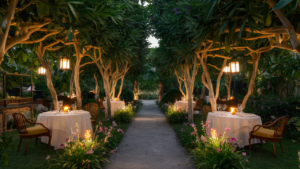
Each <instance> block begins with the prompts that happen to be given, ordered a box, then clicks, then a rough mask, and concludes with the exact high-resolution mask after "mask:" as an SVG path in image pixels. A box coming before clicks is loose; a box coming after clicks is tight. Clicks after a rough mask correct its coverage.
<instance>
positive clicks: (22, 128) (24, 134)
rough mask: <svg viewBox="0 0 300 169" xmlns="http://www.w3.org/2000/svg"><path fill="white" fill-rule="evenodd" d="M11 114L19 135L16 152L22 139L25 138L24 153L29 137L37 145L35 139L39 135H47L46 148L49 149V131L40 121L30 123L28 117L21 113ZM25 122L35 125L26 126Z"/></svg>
mask: <svg viewBox="0 0 300 169" xmlns="http://www.w3.org/2000/svg"><path fill="white" fill-rule="evenodd" d="M12 116H13V118H14V121H15V124H16V127H17V130H18V132H19V136H20V142H19V147H18V152H19V150H20V146H21V143H22V139H27V142H26V148H25V155H26V152H27V146H28V141H29V139H31V138H35V145H37V139H38V137H41V136H48V137H49V141H48V150H49V147H50V143H51V131H50V130H49V129H48V128H47V127H45V126H44V125H43V124H42V123H32V122H30V121H28V119H27V118H26V117H25V116H24V115H23V114H21V113H14V114H12ZM26 122H27V123H29V124H32V125H36V126H35V127H29V128H27V127H26Z"/></svg>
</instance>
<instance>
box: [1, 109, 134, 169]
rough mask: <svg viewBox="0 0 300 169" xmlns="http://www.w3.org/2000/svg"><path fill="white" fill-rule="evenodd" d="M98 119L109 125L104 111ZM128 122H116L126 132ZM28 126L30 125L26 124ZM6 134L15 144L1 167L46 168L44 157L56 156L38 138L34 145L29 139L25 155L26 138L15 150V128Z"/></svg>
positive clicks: (11, 168)
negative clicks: (5, 164) (6, 163)
mask: <svg viewBox="0 0 300 169" xmlns="http://www.w3.org/2000/svg"><path fill="white" fill-rule="evenodd" d="M98 121H102V123H103V125H104V126H111V121H105V117H104V113H103V112H101V111H100V110H99V112H98ZM129 125H130V123H124V124H118V128H121V129H122V130H123V131H124V132H126V130H127V128H128V126H129ZM28 127H31V126H29V125H28ZM8 136H13V145H14V146H15V150H14V151H10V150H9V151H7V154H8V166H4V164H3V163H1V164H0V168H1V169H42V168H48V167H49V164H48V160H46V157H47V156H48V155H50V156H51V158H53V157H56V156H57V153H56V151H55V150H54V148H53V147H51V148H50V150H49V151H48V148H47V144H45V143H42V142H41V141H40V139H38V144H37V146H35V139H30V140H29V143H28V149H27V155H24V151H25V146H26V140H23V142H22V145H21V148H20V151H19V152H17V149H18V145H19V140H20V139H19V135H18V132H17V131H16V130H14V131H11V132H8ZM121 139H122V137H118V138H116V141H115V143H116V145H115V144H114V145H111V146H112V147H116V146H117V145H118V144H119V142H120V141H121Z"/></svg>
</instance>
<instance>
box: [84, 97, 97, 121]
mask: <svg viewBox="0 0 300 169" xmlns="http://www.w3.org/2000/svg"><path fill="white" fill-rule="evenodd" d="M83 109H84V110H86V111H88V112H90V114H91V116H92V118H91V122H92V124H94V127H96V122H97V117H98V109H99V108H98V105H97V104H96V103H88V104H86V105H85V106H84V107H83Z"/></svg>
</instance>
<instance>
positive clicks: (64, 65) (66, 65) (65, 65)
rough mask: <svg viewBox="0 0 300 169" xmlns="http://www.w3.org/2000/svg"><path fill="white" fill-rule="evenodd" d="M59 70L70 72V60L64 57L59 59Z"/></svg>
mask: <svg viewBox="0 0 300 169" xmlns="http://www.w3.org/2000/svg"><path fill="white" fill-rule="evenodd" d="M59 68H60V69H61V70H69V69H70V59H69V58H67V57H62V58H60V59H59Z"/></svg>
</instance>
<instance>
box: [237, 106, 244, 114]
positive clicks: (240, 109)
mask: <svg viewBox="0 0 300 169" xmlns="http://www.w3.org/2000/svg"><path fill="white" fill-rule="evenodd" d="M238 110H239V114H240V115H241V113H242V112H243V107H242V104H239V105H238Z"/></svg>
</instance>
